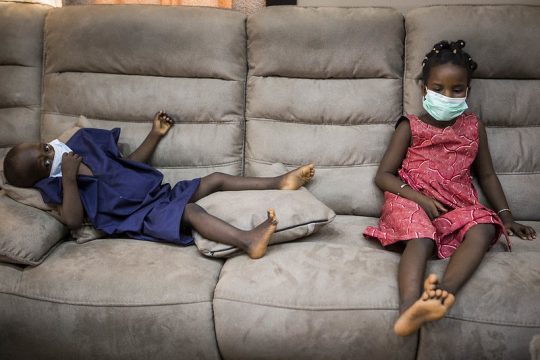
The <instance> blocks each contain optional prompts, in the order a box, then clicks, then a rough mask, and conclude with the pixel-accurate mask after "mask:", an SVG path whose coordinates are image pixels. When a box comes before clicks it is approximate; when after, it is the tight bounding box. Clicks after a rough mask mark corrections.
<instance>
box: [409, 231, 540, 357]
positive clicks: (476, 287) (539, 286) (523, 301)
mask: <svg viewBox="0 0 540 360" xmlns="http://www.w3.org/2000/svg"><path fill="white" fill-rule="evenodd" d="M527 223H528V224H529V225H531V226H533V227H534V228H535V230H536V232H537V233H538V232H539V231H540V222H527ZM512 239H513V252H512V253H509V252H497V251H492V252H489V253H488V254H487V255H486V257H485V258H484V260H483V261H482V263H481V264H480V267H479V268H478V270H477V271H476V273H475V274H474V275H473V277H472V278H471V279H470V280H469V281H468V282H467V284H465V286H464V287H463V288H462V289H461V291H460V292H459V293H458V295H457V297H456V300H457V301H456V303H455V305H454V306H453V307H452V309H451V310H450V312H449V313H448V315H447V316H446V318H444V319H442V320H441V321H438V322H435V323H431V324H428V325H427V326H425V327H424V328H423V329H422V330H421V335H420V342H419V349H418V359H459V358H463V356H464V354H466V357H467V358H469V359H481V358H482V359H484V358H487V359H527V358H528V357H529V352H528V349H529V343H530V341H531V339H532V338H533V336H534V335H535V334H540V301H539V300H538V299H540V269H539V267H538V260H539V259H540V241H538V239H536V240H533V241H527V240H520V239H517V238H515V237H513V238H512ZM447 264H448V260H439V261H431V262H430V264H429V265H428V271H430V272H434V273H436V274H438V275H439V276H442V274H443V273H444V269H446V266H447ZM443 338H444V339H452V341H441V339H443ZM434 348H437V351H433V349H434Z"/></svg>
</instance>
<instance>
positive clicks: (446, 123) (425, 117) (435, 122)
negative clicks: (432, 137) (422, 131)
mask: <svg viewBox="0 0 540 360" xmlns="http://www.w3.org/2000/svg"><path fill="white" fill-rule="evenodd" d="M458 117H459V116H456V117H455V118H453V119H452V120H449V121H438V120H435V119H434V118H433V117H432V116H431V115H429V114H426V113H423V114H422V115H420V116H419V117H418V118H419V119H420V120H421V121H422V122H424V123H426V124H428V125H431V126H435V127H438V128H440V129H444V128H445V127H448V126H452V125H454V124H455V123H456V120H457V118H458Z"/></svg>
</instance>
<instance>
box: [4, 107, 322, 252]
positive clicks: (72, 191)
mask: <svg viewBox="0 0 540 360" xmlns="http://www.w3.org/2000/svg"><path fill="white" fill-rule="evenodd" d="M173 125H174V120H173V119H172V118H171V117H170V116H169V115H168V114H166V113H164V112H163V111H160V112H158V113H157V114H156V115H155V117H154V120H153V125H152V129H151V131H150V133H149V134H148V136H147V137H146V139H145V140H144V141H143V143H142V144H141V145H140V146H139V147H138V148H137V149H136V150H135V151H134V152H133V153H132V154H131V155H129V156H128V157H127V158H122V157H121V155H120V152H119V150H118V146H117V142H118V138H119V135H120V129H119V128H115V129H113V130H110V131H109V130H102V129H93V128H86V129H80V130H78V131H76V132H75V133H74V134H73V136H72V137H71V138H70V139H69V140H68V141H67V142H66V143H65V144H64V143H62V142H60V141H59V140H54V141H52V142H50V143H48V144H39V143H36V144H30V143H25V144H20V145H17V146H15V147H13V149H11V150H10V151H9V152H8V153H7V155H6V157H5V159H4V174H5V177H6V179H7V181H8V182H9V183H10V184H11V185H14V186H19V187H35V188H37V189H38V190H39V191H40V192H41V194H42V197H43V200H44V201H45V202H46V203H49V204H54V205H56V206H57V208H58V211H59V213H60V216H61V219H62V221H63V222H64V223H65V224H66V225H67V226H68V227H69V228H70V229H76V228H78V227H80V226H81V224H82V222H83V217H84V215H86V216H87V217H88V219H89V220H90V222H91V223H92V225H94V227H95V228H97V229H98V230H101V231H103V232H104V233H106V234H108V235H113V234H124V235H127V236H129V237H131V238H135V239H141V240H150V241H166V242H171V243H176V244H180V245H190V244H192V243H193V239H192V237H191V234H190V229H194V230H196V231H197V232H199V233H200V234H201V235H203V236H204V237H206V238H207V239H210V240H214V241H217V242H221V243H224V244H229V245H233V246H236V247H238V248H240V249H242V250H243V251H245V252H246V253H247V254H248V255H249V256H250V257H251V258H253V259H256V258H260V257H262V256H263V255H264V254H265V252H266V249H267V246H268V242H269V240H270V237H271V236H272V234H273V233H274V231H275V230H276V226H277V222H278V220H277V217H276V214H275V212H274V210H273V209H268V212H267V219H266V220H265V221H264V222H262V223H261V224H259V225H258V226H256V227H255V228H253V229H252V230H249V231H243V230H240V229H238V228H236V227H234V226H232V225H230V224H228V223H225V222H224V221H222V220H220V219H218V218H216V217H214V216H212V215H210V214H208V213H207V212H206V211H205V210H204V209H203V208H202V207H200V206H199V205H197V204H195V202H196V201H197V200H199V199H201V198H203V197H205V196H207V195H210V194H212V193H214V192H217V191H240V190H271V189H281V190H296V189H298V188H300V187H301V186H303V185H304V184H306V183H307V182H309V181H310V180H311V179H312V177H313V176H314V174H315V169H314V166H313V164H309V165H304V166H301V167H298V168H297V169H295V170H293V171H290V172H288V173H286V174H284V175H281V176H277V177H267V178H256V177H241V176H231V175H227V174H223V173H212V174H210V175H208V176H205V177H202V178H196V179H193V180H184V181H180V182H178V183H177V184H176V185H175V186H174V187H173V188H171V186H170V185H169V184H162V180H163V174H161V173H160V172H159V171H157V170H156V169H154V168H153V167H151V166H150V165H148V164H146V162H147V161H148V160H149V159H150V157H151V155H152V153H153V152H154V150H155V149H156V147H157V145H158V144H159V142H160V140H161V139H162V138H163V137H164V136H165V135H166V134H167V133H168V131H169V130H170V129H171V127H172V126H173Z"/></svg>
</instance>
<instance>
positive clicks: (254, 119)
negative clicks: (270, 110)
mask: <svg viewBox="0 0 540 360" xmlns="http://www.w3.org/2000/svg"><path fill="white" fill-rule="evenodd" d="M398 117H399V116H398ZM247 121H268V122H279V123H285V124H301V125H313V126H345V127H351V126H358V127H360V126H368V125H387V126H391V127H392V128H393V127H394V122H388V123H362V124H331V123H313V122H307V121H302V120H300V121H299V120H284V119H269V118H263V117H251V116H250V117H246V122H247Z"/></svg>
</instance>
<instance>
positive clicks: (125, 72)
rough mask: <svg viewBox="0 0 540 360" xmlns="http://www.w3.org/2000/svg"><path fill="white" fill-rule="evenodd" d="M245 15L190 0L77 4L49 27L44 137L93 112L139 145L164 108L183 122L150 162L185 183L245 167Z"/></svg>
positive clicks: (58, 13)
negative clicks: (180, 0)
mask: <svg viewBox="0 0 540 360" xmlns="http://www.w3.org/2000/svg"><path fill="white" fill-rule="evenodd" d="M245 36H246V35H245V16H244V15H243V14H240V13H238V12H233V11H227V10H219V9H210V8H187V7H173V8H169V7H159V6H142V5H141V6H139V5H138V6H120V5H118V6H97V5H92V6H73V7H66V8H62V9H55V10H52V11H51V13H50V15H49V16H48V18H47V22H46V26H45V73H44V99H43V126H42V138H43V140H46V141H50V140H51V139H53V138H54V137H55V136H57V135H58V134H60V133H61V132H62V131H63V130H65V129H66V128H68V127H71V126H72V125H73V124H74V123H75V122H76V121H77V119H78V118H79V115H85V116H86V117H87V118H88V120H89V122H90V124H91V126H94V127H100V128H113V127H120V128H121V129H122V133H121V136H120V142H122V143H125V144H127V151H126V153H129V152H131V151H133V150H134V149H135V148H136V147H137V146H138V145H139V144H140V143H141V141H142V140H143V139H144V137H145V136H146V135H147V133H148V132H149V130H150V128H151V123H152V118H153V116H154V114H155V113H156V112H157V111H158V110H164V111H166V112H168V113H169V114H170V115H172V116H173V117H174V118H175V119H176V121H177V123H176V125H175V126H174V127H173V128H172V129H171V131H170V132H169V134H168V135H167V136H166V137H165V138H164V139H163V140H162V142H161V144H160V145H159V146H158V149H157V150H156V152H155V154H154V156H153V157H152V159H151V163H152V164H153V165H154V166H156V167H157V168H158V169H159V170H161V171H162V172H163V173H164V175H165V180H166V181H169V182H176V181H178V180H181V179H188V178H192V177H196V176H202V175H206V174H208V173H210V172H213V171H218V170H219V171H222V172H225V173H230V174H237V175H239V174H241V172H242V164H243V143H244V142H243V136H244V88H245V78H246V67H247V66H246V50H245Z"/></svg>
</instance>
